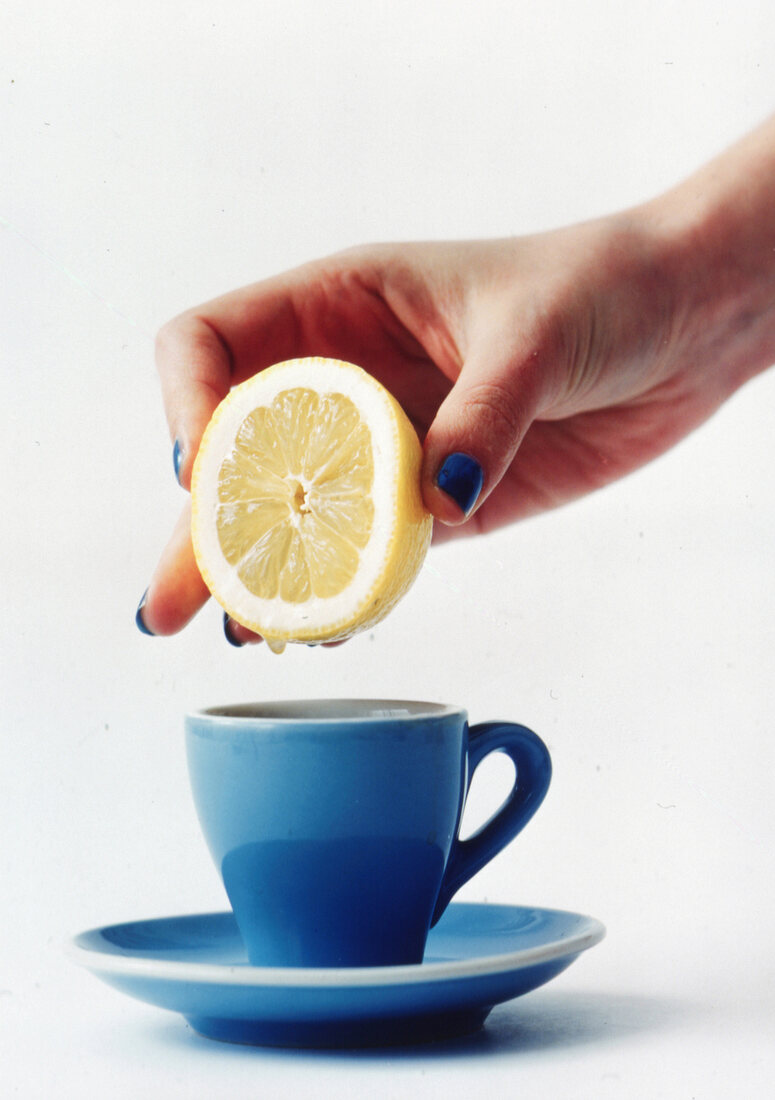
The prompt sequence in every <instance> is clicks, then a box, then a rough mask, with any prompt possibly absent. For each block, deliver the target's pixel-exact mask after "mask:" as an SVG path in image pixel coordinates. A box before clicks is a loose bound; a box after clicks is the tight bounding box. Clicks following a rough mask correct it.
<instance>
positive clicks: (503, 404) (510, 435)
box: [466, 381, 527, 446]
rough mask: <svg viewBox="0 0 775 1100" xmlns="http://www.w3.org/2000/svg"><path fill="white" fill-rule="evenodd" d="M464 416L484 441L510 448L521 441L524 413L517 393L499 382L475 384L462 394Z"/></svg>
mask: <svg viewBox="0 0 775 1100" xmlns="http://www.w3.org/2000/svg"><path fill="white" fill-rule="evenodd" d="M466 415H467V417H468V418H470V419H471V420H472V421H474V422H475V423H476V425H477V431H478V433H479V434H480V435H482V437H483V438H484V439H485V440H489V439H494V440H498V441H499V443H500V444H501V446H502V444H503V443H504V442H506V443H507V444H509V445H511V444H514V443H516V442H517V441H518V440H519V439H521V437H522V434H523V432H524V428H525V424H526V419H527V410H526V408H525V406H524V404H523V402H522V401H520V399H519V397H518V396H517V394H515V393H514V392H513V391H512V390H511V388H510V387H509V386H508V385H506V384H505V383H502V382H494V381H488V382H479V383H477V384H476V385H475V386H473V388H472V389H471V390H469V392H468V394H467V395H466Z"/></svg>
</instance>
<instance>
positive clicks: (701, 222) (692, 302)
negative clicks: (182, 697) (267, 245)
mask: <svg viewBox="0 0 775 1100" xmlns="http://www.w3.org/2000/svg"><path fill="white" fill-rule="evenodd" d="M749 141H750V139H749ZM771 144H772V143H771V142H770V144H768V145H767V148H768V149H769V148H771ZM754 152H757V150H754ZM741 155H742V154H741V153H740V152H739V151H738V153H737V160H738V164H739V161H740V158H741ZM748 155H749V156H751V155H753V154H752V152H751V150H750V149H749V150H748ZM722 166H723V162H722ZM710 171H711V170H710V169H707V170H706V172H708V173H710ZM721 178H723V172H719V167H718V165H717V166H715V171H714V172H713V179H715V180H717V181H718V180H719V179H721ZM770 178H772V177H771V176H770ZM693 182H694V187H695V188H696V181H693ZM688 189H689V184H687V185H683V187H682V188H678V189H676V191H675V192H673V193H670V194H669V195H667V196H665V197H663V198H662V199H660V200H656V201H655V202H654V203H651V204H647V205H644V206H643V207H639V208H637V209H636V210H633V211H630V212H626V213H624V214H619V215H616V216H613V217H609V218H604V219H601V220H599V221H595V222H591V223H588V224H584V225H580V226H575V227H571V228H568V229H563V230H559V231H555V232H552V233H547V234H541V235H537V236H532V237H525V238H516V239H508V240H502V241H473V242H458V243H425V244H422V243H415V244H408V245H377V246H371V247H364V248H358V249H354V250H350V251H347V252H344V253H341V254H339V255H336V256H333V257H330V258H328V259H325V260H321V261H317V262H314V263H311V264H307V265H305V266H303V267H301V268H298V269H296V270H295V271H292V272H290V273H287V274H285V275H282V276H278V277H276V278H273V279H269V280H266V281H264V282H260V283H256V284H254V285H252V286H248V287H245V288H243V289H241V290H237V291H234V292H232V293H230V294H227V295H225V296H223V297H221V298H218V299H216V300H214V301H212V302H210V303H208V304H206V305H204V306H202V307H200V308H199V309H196V310H192V311H190V312H188V313H186V314H183V315H182V316H181V317H179V318H177V319H175V320H174V321H172V322H171V323H170V324H168V325H167V326H165V328H164V329H163V330H162V332H161V333H160V335H159V339H158V364H159V371H160V376H161V381H162V390H163V396H164V402H165V407H166V411H167V418H168V421H169V426H170V432H171V435H172V438H173V440H174V441H175V453H176V456H177V459H178V476H179V480H180V482H181V484H182V485H183V486H184V487H186V488H188V487H189V485H190V478H191V468H192V464H193V460H194V458H195V455H196V451H197V448H198V446H199V442H200V440H201V437H202V433H203V431H204V429H205V426H206V425H207V422H208V420H209V418H210V416H211V414H212V412H213V410H214V408H215V406H216V405H217V404H218V402H219V401H220V400H221V399H222V398H223V397H224V396H225V395H226V393H227V392H228V390H229V388H230V387H231V386H232V385H233V384H235V383H238V382H240V381H242V380H244V379H245V378H247V377H249V376H250V375H252V374H254V373H256V372H257V371H260V370H262V369H263V368H265V367H267V366H269V365H270V364H272V363H275V362H278V361H280V360H283V359H289V358H295V357H297V356H306V355H323V356H332V357H336V358H341V359H347V360H350V361H352V362H354V363H358V364H359V365H361V366H362V367H364V368H366V369H367V370H369V371H370V372H371V373H372V374H373V375H374V376H375V377H377V378H378V379H379V380H380V381H381V382H383V383H384V385H386V386H387V387H388V389H390V390H391V391H392V392H393V393H394V394H395V395H396V397H397V398H398V400H399V401H400V402H401V404H402V405H403V407H404V409H405V410H406V412H407V414H408V415H409V417H410V419H411V420H412V421H413V423H414V425H415V427H416V429H417V431H418V434H419V435H420V438H421V439H423V440H424V464H423V473H422V489H423V495H424V498H425V501H426V504H427V506H428V508H429V509H430V510H431V511H432V512H433V514H434V516H435V517H436V518H437V519H438V520H440V521H441V523H440V524H439V523H437V524H436V527H435V535H434V537H435V539H436V541H441V540H443V539H446V538H450V537H453V536H455V535H460V534H471V533H474V532H477V531H490V530H492V529H494V528H496V527H498V526H500V525H503V524H506V523H510V522H512V521H514V520H517V519H520V518H523V517H525V516H528V515H531V514H534V513H536V512H539V511H542V510H544V509H547V508H552V507H555V506H557V505H559V504H562V503H564V502H566V501H569V500H572V499H573V498H575V497H578V496H579V495H581V494H583V493H586V492H589V491H590V490H592V489H597V488H599V487H601V486H603V485H605V484H607V483H609V482H611V481H613V480H614V479H616V478H619V477H621V476H622V475H624V474H626V473H628V472H630V471H631V470H634V469H635V468H636V467H638V466H640V465H642V464H643V463H645V462H647V461H649V460H650V459H651V458H654V457H655V456H656V455H658V454H660V453H661V452H663V451H664V450H666V449H667V448H668V447H670V446H671V445H672V444H673V443H675V442H676V441H677V440H678V439H680V438H681V437H682V436H684V435H686V434H687V432H689V431H690V430H691V429H693V428H694V427H696V426H697V425H698V424H700V423H701V422H702V421H703V420H705V419H706V418H707V417H708V416H709V415H710V414H711V413H712V412H714V410H715V409H717V408H718V407H719V405H721V404H722V403H723V402H724V400H725V399H726V398H727V397H728V396H729V395H730V393H731V392H732V391H733V390H734V389H735V388H736V387H737V386H739V385H740V384H741V383H742V382H743V381H745V380H746V378H748V377H750V375H751V374H753V373H755V371H756V370H760V369H762V368H763V366H764V365H767V363H768V361H769V360H768V358H767V356H768V355H769V354H770V353H772V354H773V355H775V332H773V322H772V308H771V306H769V302H771V301H772V300H773V295H772V286H771V284H769V285H767V286H765V285H764V283H766V282H767V279H763V278H762V277H761V276H760V275H758V269H757V278H754V279H752V280H751V281H750V285H748V284H746V285H745V286H744V287H741V286H739V285H732V283H731V281H730V279H729V274H730V273H729V271H727V270H724V268H723V260H722V259H719V257H722V258H725V259H726V262H727V264H728V241H727V237H728V235H729V232H731V231H733V230H734V231H735V232H736V233H737V234H738V236H739V234H740V229H739V227H738V226H730V225H728V224H727V223H726V222H725V221H724V219H721V221H720V222H719V219H718V217H714V214H715V207H714V206H713V204H712V203H711V202H710V200H708V202H706V203H705V204H704V205H702V206H699V205H698V204H696V203H695V204H694V205H693V206H692V205H688V204H687V190H688ZM687 210H688V214H687ZM754 236H755V234H754ZM736 239H737V238H736ZM750 248H751V249H754V250H755V248H754V245H753V244H751V245H750ZM714 263H715V264H717V265H721V266H720V267H719V269H718V270H716V267H714ZM767 272H768V277H769V278H770V279H771V273H770V269H769V268H767ZM760 299H761V304H762V309H761V316H762V317H763V318H764V319H763V320H761V319H759V320H756V321H755V322H754V321H751V320H750V317H751V316H752V315H753V311H754V309H755V308H756V305H757V303H758V302H759V300H760ZM765 301H766V302H767V303H768V308H767V309H765V308H764V302H765ZM743 313H745V314H746V315H747V316H749V325H748V329H749V331H748V332H747V334H746V335H745V338H742V337H741V335H740V331H739V330H740V316H741V315H742V314H743ZM758 317H759V315H758V314H757V318H758ZM450 456H464V457H463V458H462V459H460V458H455V459H453V460H452V461H451V462H450V461H448V460H449V458H450ZM450 469H451V470H452V477H451V478H449V477H447V476H446V475H447V474H448V473H449V471H450ZM479 471H481V477H480V479H479V478H477V476H476V475H477V474H478V473H479ZM440 475H441V476H440ZM479 481H481V487H479ZM440 484H442V485H445V486H446V490H447V491H445V490H444V489H443V488H441V487H440ZM207 596H208V593H207V590H206V588H205V586H204V583H203V581H202V580H201V577H200V576H199V573H198V570H197V567H196V563H195V560H194V556H193V551H192V548H191V544H190V538H189V533H188V516H187V513H184V515H183V517H182V518H181V520H180V521H179V523H178V526H177V527H176V529H175V532H174V534H173V537H172V539H171V541H170V543H169V544H168V546H167V549H166V551H165V553H164V555H163V557H162V559H161V562H160V564H159V567H158V568H157V571H156V573H155V575H154V578H153V581H152V584H151V586H150V589H149V591H148V593H147V595H146V598H145V603H144V604H143V605H142V615H141V619H140V620H139V621H140V622H142V624H143V625H144V626H145V627H146V629H148V630H149V631H150V632H153V633H158V634H167V633H172V632H174V631H176V630H178V629H180V628H181V627H182V626H183V625H185V623H186V622H187V621H188V620H189V619H190V618H191V616H192V615H193V614H194V613H195V612H196V611H197V610H198V609H199V608H200V607H201V605H202V604H203V603H204V601H205V600H206V598H207ZM229 634H230V636H231V640H234V641H235V642H237V643H240V642H242V641H244V640H252V639H254V638H255V635H250V633H249V632H248V631H245V630H244V628H242V627H239V626H238V625H237V624H230V626H229Z"/></svg>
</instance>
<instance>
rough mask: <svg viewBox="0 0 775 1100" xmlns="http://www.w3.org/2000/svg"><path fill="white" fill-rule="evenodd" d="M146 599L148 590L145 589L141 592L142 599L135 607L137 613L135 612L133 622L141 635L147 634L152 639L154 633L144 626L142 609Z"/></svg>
mask: <svg viewBox="0 0 775 1100" xmlns="http://www.w3.org/2000/svg"><path fill="white" fill-rule="evenodd" d="M147 599H148V589H147V588H146V590H145V592H143V598H142V599H141V600H140V603H139V604H138V605H137V611H136V612H135V622H136V623H137V629H138V630H139V631H141V633H143V634H147V635H148V636H149V637H150V638H153V637H154V633H153V631H152V630H149V629H148V627H147V626H146V624H145V619H144V618H143V608H144V607H145V601H146V600H147Z"/></svg>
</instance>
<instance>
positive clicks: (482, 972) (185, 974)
mask: <svg viewBox="0 0 775 1100" xmlns="http://www.w3.org/2000/svg"><path fill="white" fill-rule="evenodd" d="M450 909H455V910H461V909H466V910H468V911H469V912H471V913H476V911H477V910H480V911H481V910H483V909H488V910H493V909H496V910H500V911H503V912H504V914H506V913H508V912H520V913H522V912H525V911H528V912H538V913H541V914H542V915H546V916H549V917H552V916H555V917H563V918H569V917H570V918H573V919H575V920H579V921H581V922H583V924H582V927H581V929H580V930H579V931H578V932H576V933H575V934H573V935H569V936H565V937H563V938H561V939H555V940H550V941H549V942H548V943H546V944H539V945H537V946H534V947H528V948H521V949H518V950H515V951H507V952H501V953H499V954H494V955H480V956H475V957H474V958H470V959H453V960H440V961H437V962H427V963H426V962H423V963H417V964H407V965H399V966H368V967H366V966H364V967H315V968H312V967H262V966H251V965H249V964H243V963H239V964H236V963H235V964H229V963H212V962H196V961H192V960H182V959H181V960H177V959H154V958H150V957H148V956H142V955H140V954H133V955H119V954H113V953H111V952H106V951H100V950H98V949H96V948H94V947H91V948H90V947H87V946H85V945H84V944H83V943H82V942H79V941H83V940H84V939H85V938H87V937H94V936H99V935H102V934H104V933H105V932H106V931H107V930H108V929H111V928H120V927H121V926H122V925H126V924H154V923H156V922H159V923H161V922H163V921H170V920H172V921H175V920H185V919H187V917H200V918H202V917H205V918H206V917H223V916H232V914H231V913H230V912H229V911H228V910H213V911H209V912H204V913H189V914H173V915H171V916H167V917H151V918H148V919H140V920H135V921H120V922H118V923H113V924H107V925H102V926H98V927H95V928H90V929H87V930H86V931H83V932H79V933H77V934H76V935H75V936H72V937H70V938H69V939H68V940H67V941H66V942H65V944H64V951H65V954H66V955H67V956H68V957H69V958H70V960H71V961H72V962H74V963H76V964H77V965H79V966H82V967H85V968H86V969H87V970H90V971H92V972H97V973H102V974H116V975H131V976H134V977H137V978H142V977H153V978H154V979H156V980H161V979H164V980H168V981H174V982H200V983H204V984H212V985H223V984H228V985H231V986H251V987H256V986H271V987H273V988H289V989H292V988H302V987H308V988H309V987H315V988H327V987H331V988H333V987H336V988H338V989H341V988H347V987H353V988H357V987H370V988H374V987H378V986H393V985H402V986H404V985H411V984H414V983H423V984H425V983H428V982H431V983H434V982H444V981H449V980H459V979H463V978H476V977H484V976H489V975H494V974H501V973H503V972H504V971H514V970H520V969H527V968H529V967H532V966H535V965H536V964H540V963H548V962H552V961H553V960H555V959H559V958H565V957H567V956H570V955H573V956H576V955H579V954H581V952H582V951H586V950H588V949H589V948H591V947H594V946H595V945H596V944H598V943H600V941H601V940H602V939H603V938H604V937H605V935H606V928H605V926H604V924H603V923H602V921H600V920H598V919H597V918H596V917H591V916H588V915H586V914H583V913H575V912H572V911H570V910H565V909H547V908H546V907H543V906H533V905H508V904H499V903H490V902H453V903H452V904H451V905H450Z"/></svg>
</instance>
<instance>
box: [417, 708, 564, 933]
mask: <svg viewBox="0 0 775 1100" xmlns="http://www.w3.org/2000/svg"><path fill="white" fill-rule="evenodd" d="M491 752H505V753H506V755H507V756H510V757H511V759H512V761H513V762H514V767H515V768H516V772H517V774H516V777H515V780H514V786H513V787H512V788H511V792H510V794H509V796H508V798H507V799H506V801H505V802H504V803H503V805H502V806H501V808H500V809H499V810H497V811H496V812H495V813H494V814H493V816H492V817H491V818H490V820H489V821H487V822H485V824H484V825H482V827H481V828H480V829H478V830H477V831H476V832H475V833H474V834H473V835H472V836H470V837H468V839H467V840H460V839H458V838H457V837H456V838H455V840H454V841H453V842H452V851H451V852H450V856H449V860H448V861H447V869H446V871H445V872H444V878H443V879H442V881H441V887H440V888H439V894H438V898H437V899H436V908H435V909H434V911H433V918H432V920H431V928H432V927H433V925H434V924H435V923H436V921H437V920H438V919H439V917H440V916H441V914H442V913H443V912H444V910H445V909H446V908H447V906H448V905H449V902H450V901H451V899H452V897H453V896H454V895H455V894H456V893H457V891H458V890H459V889H460V887H461V886H462V885H463V883H464V882H467V881H468V879H470V878H471V877H472V876H473V875H475V874H476V873H477V871H480V870H481V869H482V867H484V865H485V864H486V863H488V862H489V861H490V860H491V859H492V858H493V856H495V855H497V854H498V852H500V851H501V849H502V848H505V847H506V845H507V844H508V843H509V842H510V841H511V840H513V839H514V837H515V836H516V835H517V833H519V832H521V830H522V829H524V827H525V825H527V823H528V821H529V820H530V818H531V817H532V816H533V814H534V813H535V812H536V810H537V809H538V807H539V806H540V805H541V803H542V802H543V800H544V795H545V794H546V792H547V790H548V788H549V782H550V780H551V778H552V762H551V758H550V756H549V750H548V749H547V747H546V745H545V744H544V743H543V741H542V740H541V739H540V737H538V736H537V735H536V734H535V733H533V731H532V730H529V729H528V728H527V727H526V726H518V725H515V724H514V723H513V722H481V723H479V724H478V725H476V726H471V727H469V730H468V780H467V783H466V795H468V791H469V789H470V787H471V782H472V780H473V777H474V772H475V771H476V769H477V767H478V766H479V764H481V762H482V760H484V758H485V756H489V754H490V753H491ZM464 805H465V803H464ZM461 819H462V811H461Z"/></svg>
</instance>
